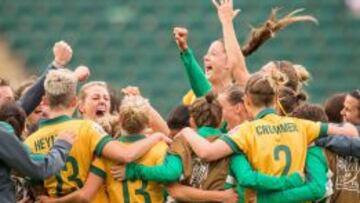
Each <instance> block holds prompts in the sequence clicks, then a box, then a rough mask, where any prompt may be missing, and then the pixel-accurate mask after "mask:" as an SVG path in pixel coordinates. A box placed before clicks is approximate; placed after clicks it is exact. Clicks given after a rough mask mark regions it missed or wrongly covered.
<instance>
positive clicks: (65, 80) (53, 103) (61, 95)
mask: <svg viewBox="0 0 360 203" xmlns="http://www.w3.org/2000/svg"><path fill="white" fill-rule="evenodd" d="M76 85H77V79H76V77H75V76H74V74H73V72H71V71H69V70H67V69H57V70H51V71H49V73H48V74H47V76H46V79H45V82H44V88H45V94H46V97H47V98H48V100H49V106H50V108H56V107H63V108H66V107H67V106H68V105H69V104H70V102H71V101H72V99H73V98H74V97H76Z"/></svg>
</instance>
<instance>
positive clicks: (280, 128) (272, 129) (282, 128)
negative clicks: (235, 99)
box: [256, 123, 298, 135]
mask: <svg viewBox="0 0 360 203" xmlns="http://www.w3.org/2000/svg"><path fill="white" fill-rule="evenodd" d="M296 131H298V129H297V126H296V124H295V123H281V124H279V125H259V126H256V133H257V135H267V134H280V133H290V132H296Z"/></svg>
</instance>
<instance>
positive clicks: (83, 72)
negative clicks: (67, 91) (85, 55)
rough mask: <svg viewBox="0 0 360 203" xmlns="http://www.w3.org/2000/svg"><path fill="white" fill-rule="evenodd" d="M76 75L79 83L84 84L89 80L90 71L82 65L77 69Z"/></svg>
mask: <svg viewBox="0 0 360 203" xmlns="http://www.w3.org/2000/svg"><path fill="white" fill-rule="evenodd" d="M74 74H75V75H76V78H77V79H78V81H80V82H83V81H85V80H87V79H88V78H89V76H90V70H89V68H88V67H86V66H83V65H81V66H78V67H77V68H76V69H75V71H74Z"/></svg>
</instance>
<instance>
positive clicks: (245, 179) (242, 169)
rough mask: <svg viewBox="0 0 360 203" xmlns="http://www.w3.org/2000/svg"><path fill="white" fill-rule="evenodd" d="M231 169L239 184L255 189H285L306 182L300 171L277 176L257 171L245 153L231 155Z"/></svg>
mask: <svg viewBox="0 0 360 203" xmlns="http://www.w3.org/2000/svg"><path fill="white" fill-rule="evenodd" d="M230 169H231V171H232V173H233V174H234V176H235V178H236V182H237V183H238V184H239V185H241V186H242V187H250V188H252V189H255V190H285V189H290V188H294V187H298V186H300V185H302V184H303V183H304V181H303V180H302V177H301V175H300V174H299V173H294V174H291V175H290V176H280V177H276V176H270V175H266V174H263V173H260V172H257V171H255V170H253V169H252V167H251V165H250V163H249V161H248V160H247V159H246V157H245V155H244V154H236V155H233V156H232V157H231V159H230Z"/></svg>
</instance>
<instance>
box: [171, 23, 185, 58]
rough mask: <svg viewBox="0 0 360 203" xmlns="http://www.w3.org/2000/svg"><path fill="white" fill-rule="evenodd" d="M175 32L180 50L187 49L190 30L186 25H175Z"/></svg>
mask: <svg viewBox="0 0 360 203" xmlns="http://www.w3.org/2000/svg"><path fill="white" fill-rule="evenodd" d="M173 32H174V37H175V41H176V44H177V45H178V47H179V49H180V51H181V52H183V51H185V50H186V49H187V48H188V43H187V37H188V30H187V29H186V28H184V27H175V28H174V31H173Z"/></svg>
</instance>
